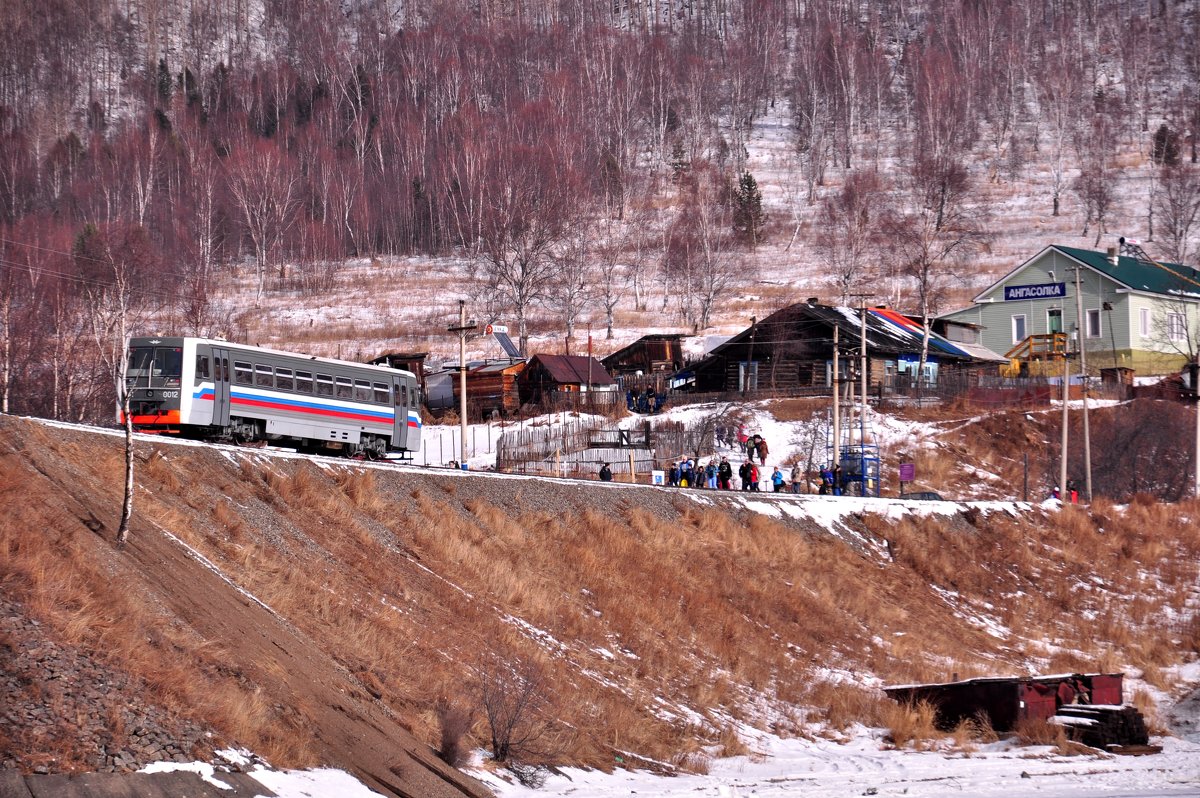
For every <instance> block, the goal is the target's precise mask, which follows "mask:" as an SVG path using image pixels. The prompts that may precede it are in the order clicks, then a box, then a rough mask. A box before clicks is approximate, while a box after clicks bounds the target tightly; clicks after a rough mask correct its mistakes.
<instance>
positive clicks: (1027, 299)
mask: <svg viewBox="0 0 1200 798" xmlns="http://www.w3.org/2000/svg"><path fill="white" fill-rule="evenodd" d="M1134 251H1136V252H1138V253H1140V250H1138V249H1135V250H1134ZM1077 284H1078V286H1079V289H1078V296H1082V297H1083V303H1082V305H1083V312H1082V321H1081V320H1080V314H1079V312H1078V311H1077V308H1078V307H1079V303H1078V302H1077V292H1076V285H1077ZM939 318H940V319H942V320H943V321H944V322H945V323H948V324H963V325H972V326H975V327H978V328H979V341H978V343H981V344H983V345H984V346H985V347H987V348H988V349H991V350H992V351H994V352H999V353H1002V354H1003V353H1005V352H1009V351H1010V350H1012V349H1013V348H1014V347H1016V346H1018V345H1019V344H1021V343H1022V342H1023V341H1025V339H1026V338H1027V337H1028V336H1031V335H1044V334H1047V333H1056V332H1058V333H1067V334H1068V335H1069V336H1070V337H1071V339H1072V341H1073V343H1072V344H1071V349H1072V350H1075V349H1076V348H1077V347H1078V343H1077V342H1078V341H1079V340H1082V341H1083V347H1084V350H1085V352H1086V355H1087V362H1088V369H1089V371H1093V370H1099V369H1104V368H1114V367H1120V368H1130V369H1133V370H1134V371H1136V372H1137V373H1139V374H1168V373H1172V372H1176V371H1179V369H1180V368H1181V367H1182V366H1183V364H1184V363H1185V362H1187V361H1188V359H1189V358H1194V357H1195V356H1196V349H1197V337H1198V335H1197V334H1198V331H1200V273H1198V272H1197V271H1196V270H1195V269H1193V268H1191V267H1188V266H1180V265H1178V264H1174V263H1156V262H1154V261H1151V260H1147V259H1144V258H1138V257H1132V256H1130V255H1118V251H1117V248H1116V247H1112V248H1110V249H1109V251H1108V252H1107V253H1105V252H1096V251H1093V250H1088V249H1077V248H1075V247H1064V246H1059V245H1057V244H1055V245H1051V246H1048V247H1046V248H1045V249H1043V250H1042V251H1041V252H1039V253H1038V254H1037V255H1034V256H1033V257H1032V258H1030V259H1029V260H1027V261H1025V262H1024V263H1023V264H1021V265H1020V266H1018V267H1017V268H1016V269H1013V270H1012V271H1011V272H1009V273H1008V274H1006V275H1004V277H1003V278H1001V279H1000V280H999V281H998V282H996V283H994V284H993V285H991V286H989V287H988V288H987V289H986V290H984V291H983V292H982V293H981V294H979V295H978V296H977V297H975V299H974V304H973V305H972V306H971V307H968V308H964V309H962V310H956V311H953V312H951V313H947V314H944V315H942V316H941V317H939ZM1077 331H1078V332H1080V333H1082V336H1081V337H1080V336H1079V335H1078V334H1077Z"/></svg>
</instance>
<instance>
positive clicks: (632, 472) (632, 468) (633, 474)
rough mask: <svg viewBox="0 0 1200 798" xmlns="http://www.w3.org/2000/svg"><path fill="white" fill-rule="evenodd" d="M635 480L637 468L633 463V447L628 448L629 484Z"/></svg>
mask: <svg viewBox="0 0 1200 798" xmlns="http://www.w3.org/2000/svg"><path fill="white" fill-rule="evenodd" d="M636 482H637V469H636V467H635V466H634V464H633V449H630V450H629V484H631V485H632V484H635V483H636Z"/></svg>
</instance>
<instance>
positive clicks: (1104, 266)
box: [1053, 244, 1200, 297]
mask: <svg viewBox="0 0 1200 798" xmlns="http://www.w3.org/2000/svg"><path fill="white" fill-rule="evenodd" d="M1053 248H1054V249H1057V250H1058V251H1059V252H1061V253H1063V254H1064V255H1066V256H1068V257H1071V258H1074V259H1075V260H1077V261H1080V262H1082V263H1085V264H1087V265H1088V266H1090V267H1091V268H1093V269H1095V270H1096V271H1098V272H1100V273H1101V274H1104V275H1105V276H1107V277H1110V278H1112V279H1113V280H1116V281H1117V282H1118V283H1121V284H1122V285H1125V286H1128V287H1129V288H1132V289H1133V290H1135V291H1147V292H1149V293H1152V294H1165V295H1167V296H1181V295H1184V296H1189V295H1190V296H1194V297H1200V273H1197V271H1196V270H1195V269H1193V268H1192V267H1190V266H1182V265H1180V264H1178V263H1157V262H1152V261H1142V260H1138V259H1137V258H1131V257H1129V256H1127V255H1122V256H1120V257H1119V258H1117V262H1116V263H1113V262H1112V261H1110V260H1109V259H1108V255H1107V254H1105V253H1103V252H1096V251H1095V250H1091V249H1076V248H1075V247H1064V246H1060V245H1058V244H1055V245H1054V246H1053Z"/></svg>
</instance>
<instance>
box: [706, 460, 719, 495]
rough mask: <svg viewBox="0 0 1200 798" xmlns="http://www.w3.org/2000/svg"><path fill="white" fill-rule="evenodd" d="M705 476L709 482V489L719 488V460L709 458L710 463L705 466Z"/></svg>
mask: <svg viewBox="0 0 1200 798" xmlns="http://www.w3.org/2000/svg"><path fill="white" fill-rule="evenodd" d="M704 478H705V480H706V481H707V482H708V488H709V490H716V489H717V461H716V460H709V461H708V465H706V466H705V467H704Z"/></svg>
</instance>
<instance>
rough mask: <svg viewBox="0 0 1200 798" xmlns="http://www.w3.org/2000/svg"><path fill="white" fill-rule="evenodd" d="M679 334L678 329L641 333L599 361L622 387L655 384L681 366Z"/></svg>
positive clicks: (681, 352)
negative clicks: (649, 333) (629, 342)
mask: <svg viewBox="0 0 1200 798" xmlns="http://www.w3.org/2000/svg"><path fill="white" fill-rule="evenodd" d="M683 338H684V336H683V335H682V334H680V333H654V334H651V335H643V336H642V337H641V338H639V339H637V340H636V341H634V342H633V343H631V344H629V345H628V346H626V347H623V348H621V349H618V350H617V351H616V352H613V353H612V354H611V355H609V356H607V357H605V358H603V359H602V360H601V361H600V362H601V363H603V364H604V368H606V369H607V370H608V373H609V374H611V375H612V376H613V378H614V379H616V380H617V381H618V382H620V383H621V384H622V385H623V386H625V387H643V386H642V383H645V384H647V385H655V387H661V386H659V385H657V384H656V381H657V382H661V381H663V380H665V379H667V378H668V377H670V376H671V375H672V374H674V373H676V372H677V371H679V370H681V369H682V368H683Z"/></svg>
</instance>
